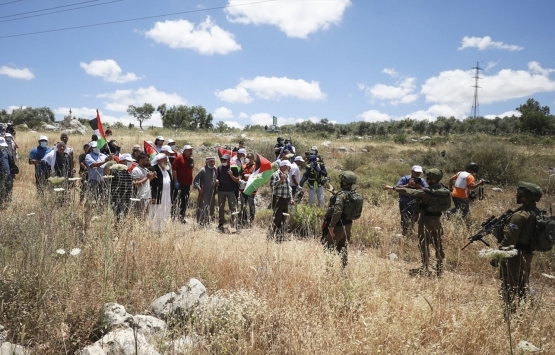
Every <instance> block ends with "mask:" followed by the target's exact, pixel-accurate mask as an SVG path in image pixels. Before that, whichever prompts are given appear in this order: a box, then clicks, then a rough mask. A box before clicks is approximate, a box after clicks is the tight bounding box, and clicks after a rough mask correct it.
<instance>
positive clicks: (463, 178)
mask: <svg viewBox="0 0 555 355" xmlns="http://www.w3.org/2000/svg"><path fill="white" fill-rule="evenodd" d="M478 169H480V166H479V165H478V164H476V163H470V164H468V165H467V166H466V169H465V171H459V172H458V173H456V174H455V175H453V176H452V177H451V179H449V190H451V191H452V193H451V196H452V198H453V203H454V204H455V207H454V208H452V209H450V210H449V211H447V213H446V215H447V218H449V216H451V215H452V214H454V213H456V212H457V211H461V214H462V217H463V218H466V216H467V215H468V213H469V212H470V199H469V198H468V197H469V195H470V191H472V190H474V189H476V188H478V187H479V186H482V185H484V184H485V183H486V182H488V181H487V180H484V179H481V180H480V181H479V182H478V183H476V181H475V178H474V175H476V173H478Z"/></svg>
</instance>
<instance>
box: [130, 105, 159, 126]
mask: <svg viewBox="0 0 555 355" xmlns="http://www.w3.org/2000/svg"><path fill="white" fill-rule="evenodd" d="M127 113H128V114H129V115H130V116H133V117H135V119H136V120H137V121H139V127H140V128H141V129H143V122H144V121H145V120H149V119H151V118H152V114H153V113H154V106H152V105H151V104H149V103H145V104H144V105H143V106H138V107H137V106H134V105H129V107H128V108H127Z"/></svg>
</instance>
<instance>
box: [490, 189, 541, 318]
mask: <svg viewBox="0 0 555 355" xmlns="http://www.w3.org/2000/svg"><path fill="white" fill-rule="evenodd" d="M529 189H531V191H532V193H530V191H528V190H529ZM518 194H520V195H522V196H524V197H527V199H528V200H529V201H530V202H529V203H527V204H525V205H523V206H522V207H521V208H519V209H518V210H517V211H516V212H515V213H514V214H513V215H512V216H511V217H510V218H509V219H508V220H507V222H506V224H505V226H504V227H503V239H502V240H501V247H509V246H514V248H515V249H517V250H518V254H517V255H516V256H514V257H512V258H508V259H503V260H502V262H501V265H500V273H499V274H500V275H499V276H500V278H501V282H502V284H501V292H502V294H503V296H505V297H504V300H505V301H506V302H508V303H509V304H510V305H511V307H512V309H513V310H514V307H515V306H516V303H515V301H516V299H517V298H518V301H521V300H523V299H524V298H525V297H526V292H527V290H528V282H529V280H530V265H531V263H532V257H533V255H534V254H533V252H532V249H531V247H530V239H531V237H532V235H533V234H534V230H535V214H536V211H537V209H536V201H539V199H540V198H541V188H540V187H539V186H537V185H534V184H529V183H520V184H519V187H518ZM534 194H535V196H534Z"/></svg>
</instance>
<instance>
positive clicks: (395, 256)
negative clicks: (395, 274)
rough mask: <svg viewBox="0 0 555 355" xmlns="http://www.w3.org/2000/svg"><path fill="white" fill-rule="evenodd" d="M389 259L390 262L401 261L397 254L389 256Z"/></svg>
mask: <svg viewBox="0 0 555 355" xmlns="http://www.w3.org/2000/svg"><path fill="white" fill-rule="evenodd" d="M387 258H388V259H389V260H398V259H399V257H398V256H397V254H395V253H391V254H389V255H388V256H387Z"/></svg>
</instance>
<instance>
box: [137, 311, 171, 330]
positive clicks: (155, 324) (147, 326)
mask: <svg viewBox="0 0 555 355" xmlns="http://www.w3.org/2000/svg"><path fill="white" fill-rule="evenodd" d="M133 321H134V323H135V325H137V326H138V327H139V331H140V332H141V333H142V334H143V335H151V334H154V333H157V332H159V331H162V330H164V329H166V322H164V321H163V320H161V319H158V318H156V317H153V316H146V315H141V314H139V315H136V316H133Z"/></svg>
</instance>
